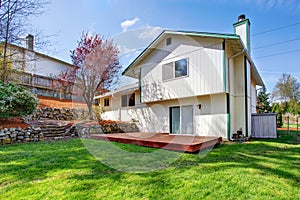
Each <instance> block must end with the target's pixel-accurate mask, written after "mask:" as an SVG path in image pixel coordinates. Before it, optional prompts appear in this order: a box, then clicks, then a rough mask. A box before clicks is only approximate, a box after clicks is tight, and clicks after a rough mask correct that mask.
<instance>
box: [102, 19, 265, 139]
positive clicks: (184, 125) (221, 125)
mask: <svg viewBox="0 0 300 200" xmlns="http://www.w3.org/2000/svg"><path fill="white" fill-rule="evenodd" d="M233 26H234V34H218V33H205V32H189V31H169V30H166V31H163V32H162V33H161V34H160V35H159V36H158V37H157V38H156V39H155V40H154V41H153V42H152V43H151V44H150V45H149V46H148V47H147V48H146V49H145V50H144V51H143V52H142V53H141V54H140V55H139V56H138V57H137V58H136V59H135V60H134V61H133V62H132V63H131V64H130V65H129V66H128V68H127V69H126V70H125V71H124V72H123V75H125V76H129V77H132V78H136V79H137V80H138V84H136V85H129V86H127V88H120V89H117V90H116V91H111V92H109V93H107V94H105V95H102V96H98V97H96V99H100V105H101V106H102V107H104V110H105V112H104V113H103V118H104V119H110V120H121V121H130V120H134V121H137V124H138V126H139V128H140V130H141V131H142V132H168V133H172V134H192V135H202V136H221V137H223V138H224V139H226V138H228V139H230V138H231V136H232V134H233V133H236V131H238V130H242V131H243V134H244V135H246V136H250V135H251V113H256V87H257V86H264V83H263V81H262V79H261V77H260V75H259V73H258V71H257V69H256V67H255V64H254V62H253V60H252V58H251V55H250V21H249V19H246V18H245V15H241V16H239V18H238V22H236V23H234V24H233Z"/></svg>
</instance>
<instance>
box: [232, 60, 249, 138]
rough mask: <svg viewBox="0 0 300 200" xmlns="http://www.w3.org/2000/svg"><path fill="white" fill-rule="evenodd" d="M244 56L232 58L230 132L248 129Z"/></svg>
mask: <svg viewBox="0 0 300 200" xmlns="http://www.w3.org/2000/svg"><path fill="white" fill-rule="evenodd" d="M244 66H245V65H244V56H243V55H241V56H238V57H235V58H234V59H231V60H230V123H231V125H230V127H231V130H230V134H233V133H235V132H236V131H237V130H240V129H242V130H243V131H245V130H246V123H245V67H244Z"/></svg>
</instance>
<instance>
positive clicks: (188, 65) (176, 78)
mask: <svg viewBox="0 0 300 200" xmlns="http://www.w3.org/2000/svg"><path fill="white" fill-rule="evenodd" d="M183 59H186V61H187V69H186V71H187V75H185V76H180V77H175V74H176V70H175V62H176V61H179V60H183ZM179 60H175V61H172V62H168V63H165V64H162V68H163V67H164V65H167V64H169V63H172V68H173V77H172V78H170V79H165V80H164V79H163V69H162V73H161V74H162V81H163V82H168V81H173V80H178V79H182V78H186V77H189V74H190V64H189V58H181V59H179Z"/></svg>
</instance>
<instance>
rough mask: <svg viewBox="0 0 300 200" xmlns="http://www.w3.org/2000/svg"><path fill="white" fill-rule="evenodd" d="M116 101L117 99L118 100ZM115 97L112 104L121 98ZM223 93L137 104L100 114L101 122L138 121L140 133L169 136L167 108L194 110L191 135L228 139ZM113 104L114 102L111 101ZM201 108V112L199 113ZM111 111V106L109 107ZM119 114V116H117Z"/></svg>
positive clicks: (224, 96)
mask: <svg viewBox="0 0 300 200" xmlns="http://www.w3.org/2000/svg"><path fill="white" fill-rule="evenodd" d="M118 98H119V99H118ZM118 98H117V96H115V103H117V102H120V101H121V100H120V96H118ZM225 99H226V95H225V93H221V94H214V95H205V96H197V97H196V96H195V97H189V98H180V99H176V100H166V101H160V102H157V103H148V104H147V105H146V104H139V105H137V106H135V107H127V108H121V111H120V110H118V109H112V110H111V111H106V112H105V113H104V114H103V118H104V119H113V120H118V119H119V116H120V114H121V115H122V117H121V118H122V121H131V120H132V119H134V120H135V121H137V125H138V127H139V129H140V131H141V132H167V133H169V132H170V122H169V108H170V107H174V106H192V107H193V124H194V127H193V130H194V131H193V133H194V134H195V135H202V136H220V137H224V138H226V137H227V123H228V122H227V113H226V103H225V102H226V101H225ZM112 103H114V100H113V101H112ZM199 104H201V109H199ZM112 107H113V106H112ZM120 112H121V113H120Z"/></svg>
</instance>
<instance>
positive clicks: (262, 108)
mask: <svg viewBox="0 0 300 200" xmlns="http://www.w3.org/2000/svg"><path fill="white" fill-rule="evenodd" d="M269 96H270V93H266V88H263V90H261V91H260V92H259V93H258V96H257V106H256V108H257V110H258V113H264V112H271V111H272V108H271V106H270V97H269Z"/></svg>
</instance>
